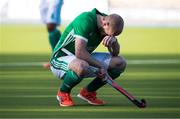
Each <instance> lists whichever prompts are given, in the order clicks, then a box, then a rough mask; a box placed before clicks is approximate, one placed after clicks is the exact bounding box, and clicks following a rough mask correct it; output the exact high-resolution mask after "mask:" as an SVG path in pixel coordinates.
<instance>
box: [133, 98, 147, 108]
mask: <svg viewBox="0 0 180 119" xmlns="http://www.w3.org/2000/svg"><path fill="white" fill-rule="evenodd" d="M132 102H133V103H134V104H135V105H136V106H138V107H139V108H145V107H146V106H147V104H146V100H145V99H141V102H139V101H138V100H136V99H135V100H133V101H132Z"/></svg>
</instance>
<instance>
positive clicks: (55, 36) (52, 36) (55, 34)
mask: <svg viewBox="0 0 180 119" xmlns="http://www.w3.org/2000/svg"><path fill="white" fill-rule="evenodd" d="M60 37H61V33H60V31H59V30H58V29H55V30H53V31H51V32H49V43H50V45H51V49H52V50H54V48H55V46H56V44H57V42H58V41H59V39H60Z"/></svg>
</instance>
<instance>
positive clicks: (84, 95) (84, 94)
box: [77, 88, 105, 105]
mask: <svg viewBox="0 0 180 119" xmlns="http://www.w3.org/2000/svg"><path fill="white" fill-rule="evenodd" d="M77 96H78V97H79V98H80V99H82V100H84V101H87V102H88V103H89V104H91V105H104V104H105V102H104V101H102V100H99V99H97V97H96V92H88V91H87V90H86V89H85V88H82V89H81V90H80V93H79V94H78V95H77Z"/></svg>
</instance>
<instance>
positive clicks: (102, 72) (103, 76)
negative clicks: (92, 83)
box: [97, 67, 107, 79]
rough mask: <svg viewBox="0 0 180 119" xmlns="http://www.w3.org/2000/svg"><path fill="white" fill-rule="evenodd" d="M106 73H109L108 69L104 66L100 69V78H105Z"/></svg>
mask: <svg viewBox="0 0 180 119" xmlns="http://www.w3.org/2000/svg"><path fill="white" fill-rule="evenodd" d="M106 73H107V70H106V69H105V68H104V67H102V68H100V69H99V72H98V74H97V75H98V77H99V78H100V79H104V78H105V76H106Z"/></svg>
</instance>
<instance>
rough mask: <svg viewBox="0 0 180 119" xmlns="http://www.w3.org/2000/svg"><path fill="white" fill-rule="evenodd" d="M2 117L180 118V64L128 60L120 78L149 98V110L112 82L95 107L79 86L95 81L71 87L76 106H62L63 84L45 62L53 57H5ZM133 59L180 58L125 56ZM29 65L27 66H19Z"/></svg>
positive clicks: (0, 69)
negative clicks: (85, 99)
mask: <svg viewBox="0 0 180 119" xmlns="http://www.w3.org/2000/svg"><path fill="white" fill-rule="evenodd" d="M0 57H1V58H0V64H1V65H0V118H180V113H179V112H180V102H179V100H180V87H179V86H180V73H179V72H180V63H160V64H143V63H142V64H141V63H140V64H131V63H130V64H128V66H127V69H126V71H125V72H124V74H122V76H121V77H119V78H118V79H117V80H116V82H117V83H119V84H120V85H121V86H122V87H124V88H125V89H126V90H128V91H129V92H131V93H132V94H133V95H134V96H135V97H137V98H138V99H140V98H145V99H146V100H147V108H145V109H139V108H137V107H135V106H134V105H133V104H132V103H131V102H130V101H129V100H128V99H127V98H126V97H124V96H123V95H121V94H120V93H119V92H117V91H116V90H115V89H113V88H112V87H111V86H108V85H107V86H105V87H103V88H101V89H100V90H99V91H98V97H99V98H101V99H103V100H105V101H106V102H107V104H106V105H104V106H91V105H89V104H87V103H86V102H83V101H82V100H80V99H78V98H77V97H76V94H78V92H79V90H80V88H81V87H82V86H84V85H86V84H87V83H88V82H89V81H91V80H92V79H90V78H88V79H84V80H83V81H82V82H81V83H80V84H78V85H77V86H76V87H75V88H74V89H73V90H72V97H73V100H74V102H75V104H76V106H74V107H66V108H64V107H59V105H58V103H57V101H56V92H57V90H58V88H59V85H60V83H61V81H60V80H58V79H57V78H55V77H54V76H53V74H52V73H51V72H50V71H48V70H45V69H43V68H42V66H41V65H32V66H31V65H28V66H27V65H26V63H30V62H44V61H47V59H48V58H49V55H30V54H29V55H15V54H14V55H0ZM125 58H126V60H127V63H128V62H130V61H132V60H137V59H141V60H147V59H148V60H155V59H156V60H157V59H159V60H160V61H161V60H162V61H163V60H166V59H173V60H177V61H178V60H180V57H179V56H177V55H171V56H168V55H166V56H159V55H156V56H148V55H147V56H125ZM22 62H23V63H24V64H25V65H24V66H23V64H22V65H17V63H18V64H21V63H22Z"/></svg>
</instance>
